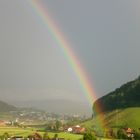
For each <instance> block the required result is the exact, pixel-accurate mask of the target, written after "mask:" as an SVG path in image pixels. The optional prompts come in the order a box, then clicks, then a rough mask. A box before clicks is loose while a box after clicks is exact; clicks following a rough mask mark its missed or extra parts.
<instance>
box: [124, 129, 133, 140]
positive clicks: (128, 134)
mask: <svg viewBox="0 0 140 140" xmlns="http://www.w3.org/2000/svg"><path fill="white" fill-rule="evenodd" d="M125 132H126V135H127V136H128V137H129V138H133V137H134V132H133V130H132V129H131V128H127V129H125Z"/></svg>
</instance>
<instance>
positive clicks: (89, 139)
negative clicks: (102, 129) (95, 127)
mask: <svg viewBox="0 0 140 140" xmlns="http://www.w3.org/2000/svg"><path fill="white" fill-rule="evenodd" d="M83 140H96V137H95V135H94V134H93V133H90V132H88V133H85V134H84V137H83Z"/></svg>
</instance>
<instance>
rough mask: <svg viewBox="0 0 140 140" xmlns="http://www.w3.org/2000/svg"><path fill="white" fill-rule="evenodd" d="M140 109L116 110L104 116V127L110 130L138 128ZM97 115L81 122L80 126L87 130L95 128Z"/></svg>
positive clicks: (139, 125)
mask: <svg viewBox="0 0 140 140" xmlns="http://www.w3.org/2000/svg"><path fill="white" fill-rule="evenodd" d="M139 116H140V107H132V108H131V107H130V108H126V109H118V110H114V111H111V112H108V113H105V114H104V117H105V118H104V119H105V120H104V122H105V124H104V125H105V126H106V127H109V128H110V127H111V128H126V127H130V128H139V127H140V119H139ZM99 117H100V116H99V115H97V116H95V117H94V118H93V119H91V120H88V121H85V122H83V123H82V124H81V125H82V126H84V127H86V128H88V129H94V128H96V126H97V124H98V121H99Z"/></svg>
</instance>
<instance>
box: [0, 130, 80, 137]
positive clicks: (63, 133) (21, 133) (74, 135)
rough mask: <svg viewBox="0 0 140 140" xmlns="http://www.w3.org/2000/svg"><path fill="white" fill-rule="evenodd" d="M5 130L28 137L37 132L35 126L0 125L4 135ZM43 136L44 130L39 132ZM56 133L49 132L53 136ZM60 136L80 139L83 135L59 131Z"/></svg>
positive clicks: (11, 134) (0, 131) (10, 133)
mask: <svg viewBox="0 0 140 140" xmlns="http://www.w3.org/2000/svg"><path fill="white" fill-rule="evenodd" d="M5 132H7V133H8V134H9V135H10V136H13V135H18V136H24V137H27V136H28V135H30V134H33V133H35V132H36V130H35V129H33V128H26V129H22V128H17V127H0V136H1V135H3V134H4V133H5ZM39 133H40V134H41V135H42V136H43V134H44V132H39ZM55 134H56V133H53V132H48V135H49V136H50V137H51V138H52V137H53V136H54V135H55ZM57 134H58V137H60V138H65V139H71V140H79V139H80V138H82V135H76V134H70V133H66V132H60V133H57Z"/></svg>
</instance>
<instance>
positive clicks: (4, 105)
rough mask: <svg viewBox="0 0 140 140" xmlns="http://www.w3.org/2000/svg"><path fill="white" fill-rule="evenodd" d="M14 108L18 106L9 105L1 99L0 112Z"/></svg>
mask: <svg viewBox="0 0 140 140" xmlns="http://www.w3.org/2000/svg"><path fill="white" fill-rule="evenodd" d="M14 110H16V107H14V106H12V105H9V104H7V103H5V102H3V101H0V112H8V111H14Z"/></svg>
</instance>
